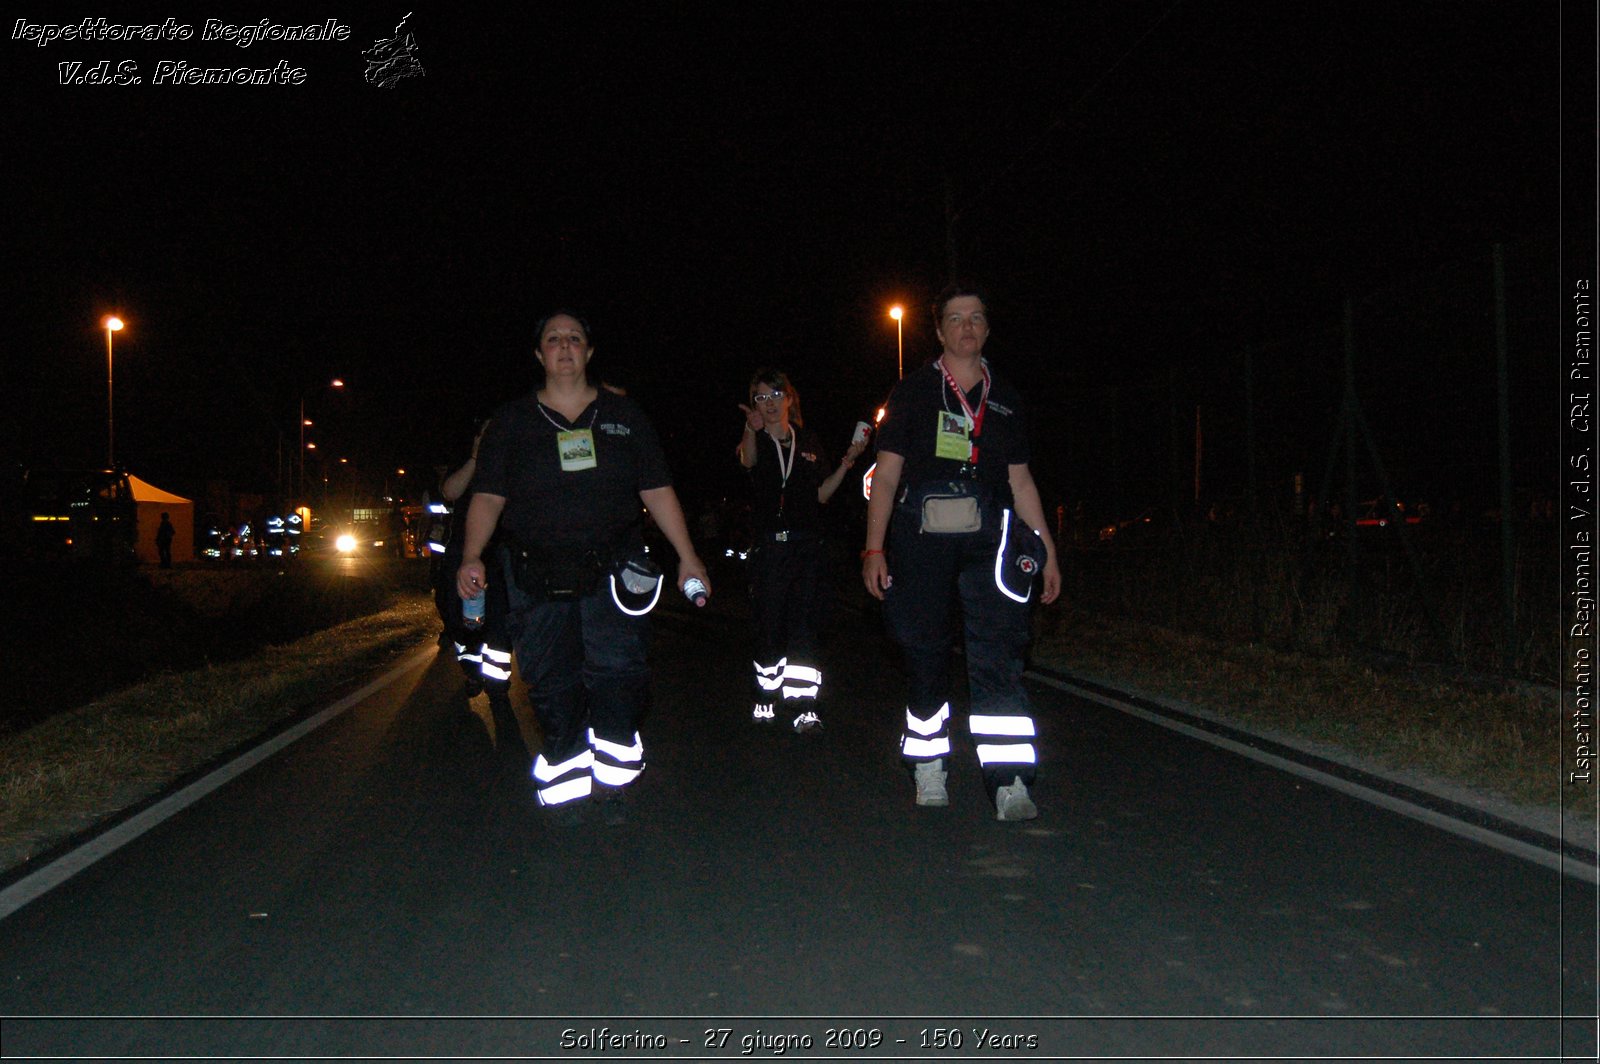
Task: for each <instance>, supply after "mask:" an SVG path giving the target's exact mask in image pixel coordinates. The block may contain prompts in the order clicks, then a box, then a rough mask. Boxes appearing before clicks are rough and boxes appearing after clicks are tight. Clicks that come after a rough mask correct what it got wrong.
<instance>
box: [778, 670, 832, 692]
mask: <svg viewBox="0 0 1600 1064" xmlns="http://www.w3.org/2000/svg"><path fill="white" fill-rule="evenodd" d="M821 688H822V670H821V669H813V668H812V667H811V666H809V665H785V666H784V669H783V697H784V698H785V699H800V698H805V699H811V700H815V699H816V697H817V692H818V691H819V690H821Z"/></svg>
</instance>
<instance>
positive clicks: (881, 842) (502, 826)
mask: <svg viewBox="0 0 1600 1064" xmlns="http://www.w3.org/2000/svg"><path fill="white" fill-rule="evenodd" d="M728 583H729V582H728V581H724V582H723V585H724V586H722V587H721V588H720V589H719V590H720V591H721V595H720V596H719V599H720V601H719V603H718V606H719V607H722V606H725V605H728V604H731V599H732V598H736V597H737V595H736V592H735V591H734V590H733V589H731V588H730V587H728V586H727V585H728ZM655 631H656V636H655V645H654V650H653V653H654V659H653V660H654V664H655V670H656V682H655V688H654V707H653V710H652V712H651V715H650V717H649V718H648V720H647V721H646V722H645V724H644V726H643V729H642V731H643V734H644V739H645V744H646V756H647V758H648V761H649V768H648V770H647V771H646V773H645V774H644V776H643V777H642V778H641V780H640V782H639V784H638V785H637V786H636V788H635V789H634V791H633V793H632V795H631V798H630V802H629V818H628V821H627V823H625V824H621V825H610V824H606V823H603V822H602V821H601V819H600V818H599V817H598V816H591V817H590V818H589V821H588V822H586V823H585V824H583V825H581V826H578V827H575V828H574V827H559V826H557V825H555V824H553V823H552V822H551V820H550V819H549V818H548V817H547V816H546V815H544V813H543V811H541V810H540V809H539V808H538V807H537V805H536V803H535V801H534V799H533V796H532V791H531V787H530V785H529V783H528V782H527V780H526V778H525V772H526V766H525V763H524V764H520V765H519V764H515V763H514V762H513V761H512V758H511V757H509V756H507V753H506V751H508V750H510V751H511V752H512V754H514V753H515V744H506V743H502V744H501V747H500V750H499V751H497V749H496V745H495V741H494V739H493V738H492V737H491V730H492V729H491V726H490V724H489V720H488V713H487V708H486V706H485V705H484V704H483V699H481V698H480V699H479V700H477V702H476V703H473V704H470V705H469V703H468V702H467V700H466V699H465V697H464V696H463V694H462V692H461V689H460V688H461V685H460V677H459V674H458V672H457V671H456V667H455V665H454V663H453V661H450V660H448V659H447V658H446V657H444V656H440V657H439V658H437V659H436V660H433V661H432V663H431V664H429V665H427V666H426V667H423V668H418V669H416V670H414V671H412V672H410V673H408V674H406V675H404V676H403V678H402V679H400V680H399V681H398V682H395V683H393V684H390V685H389V686H388V687H386V688H384V689H383V690H382V691H380V692H379V693H377V694H375V695H373V696H371V697H369V698H366V699H365V700H364V701H361V702H360V703H359V704H357V705H355V706H354V707H353V708H351V709H349V710H348V711H347V712H345V713H343V714H342V715H340V716H338V717H337V718H336V719H334V720H333V721H332V722H331V723H329V724H327V725H325V726H323V727H322V728H320V729H318V730H316V731H314V732H312V733H311V734H310V735H308V736H306V737H305V738H302V739H300V740H299V741H298V742H296V743H294V744H293V745H291V746H289V747H288V748H287V749H286V750H284V751H283V752H281V753H279V754H277V755H275V756H273V757H272V758H270V759H268V760H266V761H265V762H263V763H261V764H259V765H257V766H256V767H255V768H253V769H251V770H250V771H248V772H246V773H244V774H242V775H240V776H239V777H238V778H236V779H234V780H233V781H231V782H230V783H228V784H227V785H226V786H224V787H222V788H220V789H218V790H216V791H215V792H214V793H212V794H211V795H210V796H209V797H207V798H205V799H204V800H202V801H200V802H198V803H197V804H194V805H192V806H191V807H189V808H187V809H185V810H184V811H183V812H181V813H179V814H178V815H176V816H174V817H172V818H170V819H168V820H166V821H165V822H164V823H162V824H161V825H160V826H159V827H157V828H155V829H154V830H152V831H150V832H148V833H146V834H144V835H143V836H141V837H139V838H138V839H137V840H135V841H134V842H132V843H130V844H128V845H126V846H124V847H123V848H121V849H119V850H117V851H116V852H115V853H112V854H111V855H109V856H108V857H106V858H104V859H103V860H100V861H99V862H98V863H95V864H93V865H92V866H91V867H89V868H87V869H86V870H85V871H83V872H82V873H80V874H78V875H77V876H75V877H74V878H72V879H70V880H68V881H67V882H65V883H64V884H62V885H61V886H59V887H57V888H56V889H54V890H53V891H51V892H49V893H48V894H46V895H44V896H43V897H40V898H38V899H37V900H35V901H33V902H31V903H29V904H28V905H26V906H25V907H23V908H22V909H21V910H19V911H17V912H16V913H14V914H12V915H11V916H9V917H7V918H5V919H4V920H0V1015H3V1016H4V1017H6V1019H5V1020H4V1027H3V1032H0V1035H3V1039H0V1040H3V1046H4V1049H3V1052H4V1054H5V1055H6V1056H7V1057H22V1056H30V1055H48V1056H57V1057H61V1056H66V1057H91V1056H92V1057H101V1058H107V1057H127V1056H144V1057H178V1056H190V1057H194V1056H202V1057H203V1056H243V1055H252V1056H257V1057H263V1056H265V1057H291V1056H292V1057H299V1058H317V1057H333V1056H346V1057H351V1056H385V1057H391V1058H393V1057H435V1058H437V1057H443V1056H451V1055H455V1056H504V1057H521V1058H525V1059H546V1058H548V1059H558V1058H569V1057H570V1058H577V1057H605V1058H610V1059H634V1060H638V1059H660V1058H667V1057H680V1058H702V1059H707V1058H713V1057H735V1056H779V1055H782V1056H786V1057H799V1058H802V1059H805V1058H818V1057H841V1058H853V1059H866V1058H875V1057H876V1058H902V1059H926V1060H945V1059H957V1058H963V1057H966V1058H977V1057H984V1058H987V1059H1013V1058H1016V1059H1051V1058H1054V1059H1096V1058H1101V1057H1120V1058H1124V1059H1126V1058H1144V1057H1176V1058H1184V1059H1192V1058H1198V1057H1211V1058H1220V1059H1243V1058H1252V1057H1253V1058H1263V1057H1282V1056H1291V1055H1293V1056H1298V1057H1302V1058H1305V1057H1321V1058H1342V1057H1361V1056H1380V1055H1381V1056H1384V1057H1386V1058H1389V1059H1421V1058H1430V1059H1439V1058H1444V1057H1451V1056H1455V1057H1464V1056H1471V1057H1487V1056H1519V1057H1523V1058H1537V1059H1555V1058H1556V1057H1557V1056H1558V1055H1561V1054H1562V1053H1565V1054H1566V1055H1568V1056H1570V1057H1571V1058H1572V1059H1590V1058H1592V1056H1593V1049H1594V1045H1595V1031H1594V1024H1593V1022H1592V1021H1589V1020H1585V1019H1582V1017H1588V1016H1592V1015H1593V1013H1594V1001H1595V984H1594V979H1593V973H1594V970H1595V963H1594V961H1595V940H1594V937H1593V917H1594V912H1595V908H1596V895H1595V888H1594V887H1593V886H1592V885H1589V884H1586V883H1583V882H1580V881H1578V880H1576V879H1573V878H1564V877H1562V876H1560V875H1559V874H1558V873H1556V872H1554V871H1551V870H1548V869H1546V868H1541V867H1537V866H1535V865H1533V864H1531V863H1528V862H1526V861H1524V860H1521V859H1519V858H1517V857H1513V856H1508V855H1505V854H1501V853H1498V852H1496V851H1494V850H1492V849H1489V848H1487V847H1484V846H1482V845H1479V844H1477V843H1475V842H1471V841H1468V840H1465V839H1462V838H1459V837H1457V836H1455V835H1452V834H1449V833H1446V832H1443V831H1439V830H1437V829H1434V828H1431V827H1428V826H1426V825H1423V824H1419V823H1417V822H1415V821H1413V820H1409V819H1406V818H1404V817H1401V816H1398V815H1396V814H1393V813H1390V812H1386V811H1384V810H1382V809H1379V808H1376V807H1373V806H1369V805H1367V804H1364V803H1363V802H1360V801H1358V800H1356V799H1354V798H1352V797H1348V796H1345V795H1341V794H1338V793H1334V792H1332V791H1329V790H1325V789H1323V788H1320V787H1318V786H1316V785H1314V784H1312V783H1310V782H1308V781H1306V780H1303V779H1299V778H1297V777H1295V776H1292V775H1289V774H1287V773H1284V772H1280V771H1278V770H1276V769H1273V768H1270V767H1267V766H1263V765H1259V764H1256V763H1254V762H1252V761H1249V760H1246V759H1244V758H1241V757H1239V756H1237V755H1235V754H1232V753H1229V752H1227V751H1225V750H1220V749H1217V748H1216V747H1213V746H1210V745H1207V744H1206V743H1204V742H1201V741H1198V740H1196V739H1192V738H1188V737H1184V736H1180V735H1175V734H1173V733H1172V732H1170V731H1167V730H1164V729H1162V728H1159V727H1156V726H1154V725H1152V724H1149V723H1146V722H1143V721H1140V720H1137V719H1134V718H1132V717H1129V716H1126V715H1124V714H1121V713H1118V712H1116V711H1115V710H1113V709H1110V708H1107V707H1105V706H1101V705H1097V704H1094V703H1090V702H1084V701H1080V700H1076V699H1073V698H1071V697H1069V696H1067V695H1065V694H1062V693H1061V692H1059V691H1057V690H1054V689H1051V688H1046V687H1038V688H1036V689H1035V697H1036V699H1037V705H1038V717H1039V721H1040V729H1041V743H1040V747H1041V752H1042V759H1043V768H1042V771H1041V774H1040V780H1039V783H1038V785H1037V787H1036V788H1035V794H1036V797H1037V799H1038V803H1039V806H1040V810H1041V816H1040V818H1039V819H1038V820H1035V821H1032V822H1029V823H1023V824H1002V823H998V822H996V821H995V820H994V815H993V811H992V809H991V808H990V807H989V805H988V803H987V802H986V800H985V798H984V796H983V794H982V789H981V785H980V781H979V777H978V773H977V769H976V767H975V763H974V761H973V759H972V756H971V749H970V744H965V736H962V737H960V738H959V739H958V749H957V754H956V761H955V764H954V765H953V766H952V767H953V771H952V774H951V780H950V782H951V798H952V804H951V806H950V807H949V808H947V809H918V808H916V807H915V806H914V805H913V803H912V800H911V794H912V789H911V784H910V782H909V778H908V777H907V775H906V774H905V772H904V771H903V769H902V768H901V767H900V765H899V763H898V759H897V755H896V735H897V731H898V726H899V719H900V706H901V701H900V698H901V689H900V683H901V678H900V674H899V672H898V671H897V669H896V667H895V665H894V663H893V659H892V655H890V653H889V650H888V647H887V645H886V644H885V642H884V640H883V638H882V636H881V633H880V626H879V625H878V623H877V620H876V618H875V617H874V616H872V615H871V613H870V612H868V613H856V612H853V611H842V612H840V613H839V614H838V615H837V616H836V617H835V618H834V619H833V622H832V623H831V624H830V626H829V639H828V650H827V655H826V658H825V665H826V668H827V687H826V698H825V701H824V703H823V716H824V720H825V722H826V730H825V731H824V732H823V733H822V734H820V735H815V736H797V735H795V734H792V733H791V732H789V731H787V730H786V729H785V728H784V727H782V726H771V725H767V726H759V727H758V726H755V725H753V724H752V723H751V722H750V721H749V719H748V707H747V705H746V703H745V685H746V682H747V680H746V677H747V674H746V670H747V669H748V668H749V654H748V651H747V647H746V645H745V639H746V628H745V627H744V626H743V625H742V623H741V620H740V618H739V616H738V613H737V610H736V609H730V610H724V609H723V608H715V609H713V610H710V611H707V612H706V613H705V614H701V615H693V616H691V615H690V614H689V613H688V612H687V611H686V608H685V607H681V606H679V605H677V604H673V605H672V607H670V608H669V609H665V610H663V611H662V613H661V615H660V616H658V617H657V619H656V624H655ZM519 695H520V692H519ZM520 702H521V700H520V697H519V703H520ZM519 708H520V710H521V711H522V713H523V715H524V721H523V728H524V732H525V733H526V734H525V736H524V738H525V739H526V741H528V742H529V743H532V744H535V747H536V744H537V741H538V736H537V732H536V731H535V730H534V729H533V727H532V725H531V718H529V717H528V712H527V707H526V705H525V704H520V705H519ZM503 738H504V737H503V736H502V739H503ZM962 744H965V745H962ZM1564 1017H1566V1018H1565V1019H1564ZM1571 1017H1578V1019H1573V1018H1571Z"/></svg>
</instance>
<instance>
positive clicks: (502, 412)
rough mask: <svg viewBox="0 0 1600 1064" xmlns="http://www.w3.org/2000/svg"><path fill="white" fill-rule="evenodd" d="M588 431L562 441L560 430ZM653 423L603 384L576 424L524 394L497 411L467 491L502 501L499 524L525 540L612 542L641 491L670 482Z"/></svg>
mask: <svg viewBox="0 0 1600 1064" xmlns="http://www.w3.org/2000/svg"><path fill="white" fill-rule="evenodd" d="M585 429H587V430H588V431H589V433H590V435H591V436H592V438H593V447H592V451H591V449H590V448H589V447H588V446H587V444H586V443H585V441H584V440H582V439H581V438H579V439H573V438H569V439H568V441H567V443H566V451H567V458H568V463H569V464H570V465H585V464H588V462H589V461H590V460H591V459H592V462H593V465H592V468H582V469H571V470H564V469H563V468H562V454H561V451H560V450H559V449H558V448H560V447H561V441H560V440H559V439H558V435H559V434H561V433H568V432H573V431H582V430H585ZM671 484H672V476H671V474H670V472H669V471H668V470H667V459H666V455H665V454H663V453H662V450H661V442H660V440H659V439H658V438H657V436H656V431H655V427H654V426H652V425H651V424H650V420H649V418H647V417H645V414H644V411H643V410H641V409H640V408H639V405H638V404H637V403H635V402H634V401H633V400H631V399H628V398H626V397H624V396H620V395H616V394H614V393H612V392H608V391H606V390H605V389H601V390H600V395H599V398H597V399H596V400H595V401H594V402H593V403H590V404H589V406H588V407H587V408H585V409H584V411H583V413H582V414H580V415H578V419H577V421H576V422H569V421H567V419H566V418H564V417H562V416H561V415H560V414H559V413H557V412H556V411H554V410H552V409H550V408H549V407H547V406H544V405H542V404H541V403H540V402H539V401H538V400H537V399H536V398H535V397H534V396H532V395H529V396H526V397H524V398H522V399H518V400H516V401H514V402H511V403H507V404H506V405H505V406H503V407H501V408H500V409H499V410H497V411H495V414H494V419H493V421H492V422H491V423H490V425H489V429H488V431H487V432H485V433H484V436H483V441H482V443H480V444H479V446H478V468H477V470H476V471H475V473H474V475H473V478H472V490H473V491H474V492H483V493H485V494H488V495H500V496H503V497H504V498H505V500H506V506H505V510H504V512H503V513H502V514H501V517H500V528H501V530H502V531H504V532H505V533H506V534H507V535H509V536H510V537H512V538H513V539H514V540H515V541H517V542H519V543H524V544H530V545H531V544H564V545H574V546H584V547H597V546H602V545H606V544H613V543H616V542H617V541H618V540H620V539H621V538H622V537H624V536H625V535H626V534H627V533H628V532H629V530H630V529H631V528H633V526H635V525H637V524H639V523H640V520H641V513H642V510H643V508H644V507H643V504H642V503H641V502H640V500H639V493H640V492H641V491H649V490H651V489H653V488H664V487H670V486H671Z"/></svg>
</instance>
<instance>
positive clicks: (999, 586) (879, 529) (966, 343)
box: [861, 285, 1061, 820]
mask: <svg viewBox="0 0 1600 1064" xmlns="http://www.w3.org/2000/svg"><path fill="white" fill-rule="evenodd" d="M933 310H934V321H935V322H936V326H935V328H936V332H937V335H938V337H939V342H940V344H941V345H942V346H943V351H942V353H941V354H940V356H939V358H938V359H936V360H935V361H934V362H933V363H931V364H929V365H927V366H924V367H922V368H921V369H918V370H914V371H912V372H911V373H909V374H907V375H906V377H905V379H904V380H902V381H900V383H899V384H897V385H896V386H895V389H894V391H893V392H892V393H891V394H890V396H889V403H888V412H887V414H886V415H885V417H884V419H883V422H882V423H881V424H880V426H879V429H878V468H877V471H876V472H875V473H874V474H873V484H872V497H871V499H870V500H869V501H868V504H867V541H866V549H865V550H863V551H862V552H861V576H862V580H863V582H864V583H865V584H866V587H867V591H868V593H869V594H871V595H872V596H873V597H874V598H877V599H880V600H882V601H883V604H884V619H885V621H886V623H887V625H888V628H889V634H890V637H891V638H893V639H894V641H895V642H896V643H898V644H899V646H900V647H901V649H902V650H903V651H904V653H905V662H906V669H907V672H908V679H909V687H910V690H909V693H908V695H907V699H906V711H905V712H906V718H905V731H904V734H903V735H902V737H901V742H900V750H901V756H902V757H903V758H904V759H905V761H906V762H907V763H908V765H909V766H910V767H911V769H912V774H913V777H914V779H915V783H916V802H917V804H918V805H921V806H944V805H948V804H949V802H950V798H949V792H948V790H947V787H946V779H947V776H948V772H947V769H946V766H947V763H948V760H949V756H950V701H949V699H950V686H951V683H950V656H951V646H952V642H953V640H954V638H955V605H956V603H957V602H959V603H960V612H961V618H962V621H963V623H964V626H965V641H966V660H967V676H968V688H969V690H970V693H971V698H972V705H971V712H970V715H969V716H968V725H969V728H970V731H971V734H972V740H973V743H974V744H975V745H976V747H977V754H978V764H979V767H980V768H981V769H982V771H983V778H984V785H985V789H986V790H987V792H988V794H989V797H990V798H991V799H992V800H993V801H994V805H995V815H996V817H997V818H998V819H1000V820H1031V819H1033V818H1034V817H1035V816H1037V815H1038V808H1037V806H1036V805H1035V804H1034V801H1033V798H1032V796H1031V795H1030V793H1029V787H1031V786H1032V785H1033V782H1034V773H1035V769H1036V763H1037V753H1036V749H1035V746H1034V742H1033V740H1034V738H1035V728H1034V722H1033V713H1032V708H1031V705H1030V703H1029V700H1028V694H1027V691H1026V690H1025V689H1024V688H1023V685H1022V669H1023V652H1024V651H1025V650H1026V648H1027V643H1028V636H1029V626H1028V610H1029V603H1030V600H1031V598H1032V597H1033V592H1034V590H1035V584H1036V582H1042V588H1041V589H1040V594H1039V601H1041V602H1044V603H1050V602H1054V601H1055V599H1056V597H1057V595H1059V594H1060V592H1061V570H1060V568H1059V566H1058V564H1057V561H1056V548H1055V543H1054V542H1053V541H1052V540H1051V537H1050V531H1049V526H1048V525H1047V524H1046V523H1045V515H1044V507H1043V505H1042V503H1041V502H1040V500H1039V489H1038V487H1037V486H1036V485H1035V484H1034V480H1033V474H1032V472H1031V471H1030V470H1029V468H1028V458H1029V450H1028V440H1027V432H1026V428H1027V426H1026V422H1025V420H1024V417H1023V410H1022V396H1021V393H1020V392H1018V391H1017V390H1016V389H1015V388H1014V387H1012V386H1011V385H1010V384H1009V383H1008V382H1007V381H1005V380H1004V379H1003V378H1000V377H998V376H996V375H995V374H994V373H993V372H992V371H991V369H990V367H989V363H988V361H987V360H986V359H985V358H984V357H983V348H984V344H985V343H987V341H988V339H989V314H988V308H987V306H986V305H985V300H984V298H983V296H982V295H981V294H980V293H979V292H977V291H976V290H974V289H972V288H971V287H963V286H958V285H952V286H951V287H950V288H947V289H946V290H945V291H944V292H943V293H942V294H941V295H940V297H939V299H938V301H937V302H936V303H935V304H934V307H933Z"/></svg>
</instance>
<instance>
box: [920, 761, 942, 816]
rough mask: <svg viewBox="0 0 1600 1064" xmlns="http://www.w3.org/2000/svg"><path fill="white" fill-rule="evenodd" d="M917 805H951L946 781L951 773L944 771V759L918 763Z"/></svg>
mask: <svg viewBox="0 0 1600 1064" xmlns="http://www.w3.org/2000/svg"><path fill="white" fill-rule="evenodd" d="M916 773H917V804H918V805H949V804H950V792H949V791H947V790H945V786H944V781H945V777H946V776H947V775H949V773H947V772H945V770H944V758H938V759H936V760H933V761H919V762H917V770H916Z"/></svg>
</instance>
